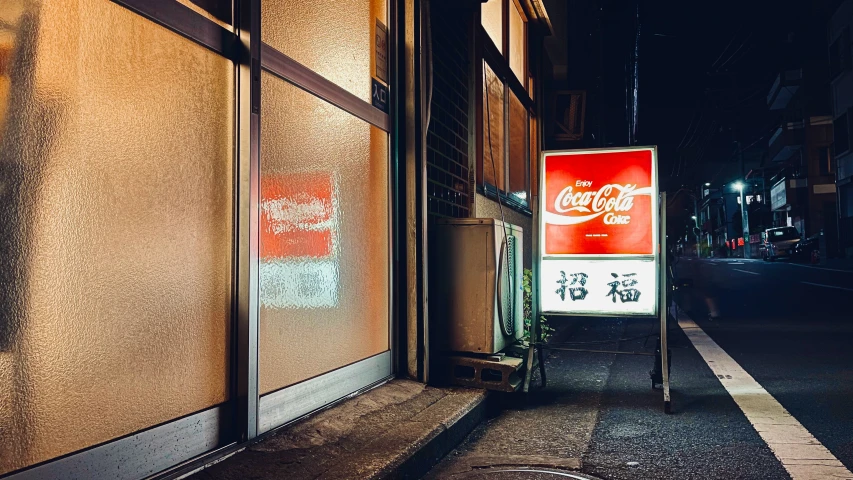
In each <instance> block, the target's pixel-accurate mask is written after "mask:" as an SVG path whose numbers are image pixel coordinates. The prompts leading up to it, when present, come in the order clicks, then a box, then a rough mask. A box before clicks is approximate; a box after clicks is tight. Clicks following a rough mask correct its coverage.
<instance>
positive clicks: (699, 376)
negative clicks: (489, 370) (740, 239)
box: [428, 259, 853, 480]
mask: <svg viewBox="0 0 853 480" xmlns="http://www.w3.org/2000/svg"><path fill="white" fill-rule="evenodd" d="M677 272H678V275H679V276H680V277H681V278H683V279H686V278H689V279H691V280H692V281H693V286H692V287H689V288H682V289H681V290H680V291H679V292H678V294H677V297H678V298H677V300H678V303H679V304H680V306H681V307H682V309H683V310H684V311H686V313H687V314H688V315H689V316H690V317H691V318H692V319H693V320H694V321H695V322H696V323H697V324H698V325H699V326H700V327H701V329H702V330H704V331H705V332H706V333H707V334H708V335H709V336H710V337H711V339H712V340H714V341H715V342H716V344H717V345H719V347H720V348H722V349H723V350H724V351H725V353H727V354H728V355H730V356H731V358H732V359H733V360H734V361H735V362H737V364H739V365H740V367H742V368H743V370H745V371H746V372H747V373H748V374H749V375H751V376H752V378H754V380H755V381H757V382H758V383H760V384H761V386H762V387H764V389H765V390H766V391H767V392H768V393H769V394H770V395H772V397H773V398H775V400H776V401H778V402H779V403H780V404H781V405H782V406H783V407H784V408H785V409H786V410H787V411H788V412H789V413H790V414H791V415H792V416H793V417H794V419H796V420H797V421H799V423H800V424H802V426H803V427H804V428H805V429H806V430H808V432H809V433H811V434H812V435H813V436H814V438H815V439H816V440H817V442H819V443H820V444H822V445H823V446H825V447H826V448H827V449H828V450H829V452H831V453H832V455H834V456H835V457H836V458H837V459H838V460H840V461H841V462H842V463H843V465H844V466H845V467H847V469H850V470H853V312H851V307H853V272H849V271H834V270H831V269H819V268H813V267H810V266H802V265H794V264H787V263H783V262H775V263H765V262H761V261H749V260H747V261H743V260H734V259H732V260H717V261H710V260H701V261H700V260H696V259H682V260H681V261H680V262H679V264H678V268H677ZM552 323H553V324H554V326H556V327H557V328H558V333H559V335H558V337H559V338H558V343H562V344H564V345H567V346H569V347H571V348H589V349H601V350H620V351H623V352H647V353H648V352H651V351H653V348H654V340H653V338H654V337H652V336H650V335H651V334H653V332H655V331H656V328H657V325H656V324H655V323H654V322H652V321H646V320H625V319H554V320H552ZM670 333H671V336H670V347H671V350H672V355H673V360H672V398H673V413H672V414H671V415H666V414H664V413H663V411H662V398H661V393H660V392H659V391H653V390H652V389H651V388H650V381H649V375H648V371H649V369H650V368H651V366H652V362H653V360H652V358H653V357H647V356H633V355H613V354H600V353H597V354H593V353H581V352H564V351H561V352H553V353H552V356H551V357H550V358H549V359H548V361H547V363H546V365H547V369H548V373H549V382H548V387H547V388H546V389H545V390H544V391H536V392H533V393H532V394H531V396H530V401H529V402H528V403H527V404H525V405H515V406H512V405H511V406H509V408H507V409H506V410H504V411H503V412H502V413H500V414H499V415H498V416H497V417H496V418H495V419H492V420H490V421H489V422H487V423H485V424H483V425H481V426H480V427H479V428H478V429H477V430H476V431H475V432H474V433H473V434H472V435H471V436H470V437H469V438H468V439H467V440H466V442H465V443H463V444H462V445H461V446H460V447H459V449H458V450H457V451H456V452H455V453H454V454H453V455H451V456H449V457H448V458H446V459H445V460H444V461H442V462H441V463H440V464H439V465H438V466H437V467H436V468H435V469H434V470H433V471H432V472H431V474H430V475H429V476H428V477H429V478H484V479H487V478H496V479H497V478H501V479H503V478H507V479H510V478H512V479H528V478H543V479H545V478H560V477H562V478H570V477H565V476H563V475H561V474H560V472H562V473H570V474H573V475H579V476H585V478H601V479H613V480H619V479H632V480H633V479H660V480H666V479H787V478H791V477H790V475H789V474H788V471H786V468H785V467H784V466H783V465H782V463H781V462H780V460H779V459H778V458H777V456H776V455H774V452H773V451H772V450H771V448H770V447H769V446H768V444H767V443H766V442H765V440H764V439H762V437H761V436H760V435H759V434H758V432H757V431H756V427H754V426H753V425H752V423H751V422H750V420H748V418H747V416H746V415H745V414H744V412H743V411H742V409H741V407H739V406H738V404H737V403H736V402H735V401H734V400H733V399H732V396H731V395H730V394H729V392H728V391H727V390H726V388H725V387H724V386H723V384H722V383H721V381H720V380H719V379H718V378H717V375H716V374H715V373H714V372H712V370H711V368H710V367H709V364H708V363H707V362H706V360H705V359H703V357H702V356H701V355H700V354H699V352H697V351H696V349H695V348H694V347H693V344H692V343H691V342H690V340H689V339H688V338H687V336H686V335H685V334H684V332H683V331H682V330H681V328H679V327H678V326H677V325H672V326H671V327H670ZM502 455H503V456H507V455H514V459H515V462H514V464H513V466H510V467H507V466H501V465H498V464H499V463H500V462H495V463H496V464H495V465H493V466H491V468H490V467H489V465H487V464H484V462H483V461H482V460H483V459H484V458H490V456H495V457H498V458H499V457H500V456H502ZM525 458H527V459H529V460H530V461H529V462H528V463H527V464H526V465H525V464H522V465H516V463H524V462H523V461H524V459H525ZM561 458H562V459H563V460H572V461H576V462H577V463H578V464H579V465H580V469H579V470H574V471H572V470H567V469H562V470H561V469H559V468H558V469H556V470H554V469H550V470H551V472H548V473H546V470H549V468H548V467H549V465H551V464H557V463H559V462H560V459H561ZM504 463H505V462H504ZM466 464H470V465H476V467H471V468H470V469H466V468H465V465H466ZM460 466H461V467H460ZM525 468H529V469H534V470H539V471H536V472H532V471H530V472H519V471H508V470H518V469H525ZM554 472H557V473H554ZM803 478H826V477H824V476H822V475H820V474H817V475H812V476H811V477H803ZM840 478H847V477H843V476H842V477H840Z"/></svg>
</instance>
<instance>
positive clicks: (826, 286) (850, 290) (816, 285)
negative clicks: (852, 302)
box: [802, 282, 853, 292]
mask: <svg viewBox="0 0 853 480" xmlns="http://www.w3.org/2000/svg"><path fill="white" fill-rule="evenodd" d="M802 283H805V284H806V285H814V286H815V287H823V288H834V289H836V290H846V291H848V292H853V288H844V287H836V286H835V285H823V284H821V283H812V282H802Z"/></svg>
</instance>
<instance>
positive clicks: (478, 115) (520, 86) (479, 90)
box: [472, 0, 536, 215]
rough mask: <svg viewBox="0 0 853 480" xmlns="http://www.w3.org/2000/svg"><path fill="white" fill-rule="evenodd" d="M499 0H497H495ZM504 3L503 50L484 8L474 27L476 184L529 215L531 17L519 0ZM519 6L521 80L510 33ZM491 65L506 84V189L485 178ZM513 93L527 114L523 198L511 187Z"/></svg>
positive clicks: (532, 114)
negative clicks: (513, 61)
mask: <svg viewBox="0 0 853 480" xmlns="http://www.w3.org/2000/svg"><path fill="white" fill-rule="evenodd" d="M491 1H496V0H491ZM497 1H500V2H502V11H503V32H502V33H503V35H502V40H503V42H502V43H503V44H502V45H501V47H502V50H503V51H501V50H499V49H498V47H497V45H495V43H494V42H493V41H492V38H491V36H490V35H489V34H488V32H486V30H485V28H484V27H483V25H482V19H481V14H482V9H480V10H479V11H478V13H477V18H476V21H475V28H474V43H475V48H474V55H475V57H474V65H475V67H474V68H475V69H476V71H475V75H474V77H473V78H474V79H475V81H474V82H473V83H474V87H475V89H474V91H473V92H472V93H473V94H474V96H475V97H474V98H475V99H476V105H475V116H474V118H472V121H473V122H475V123H474V125H475V128H476V130H475V131H476V135H477V142H476V148H477V152H476V155H475V161H476V162H477V163H476V185H477V193H480V194H482V195H485V196H486V197H488V198H491V199H493V200H494V199H496V200H500V202H501V203H503V204H505V205H508V206H509V207H511V208H513V209H515V210H518V211H521V212H523V213H526V214H528V215H531V214H532V210H531V207H532V202H531V194H532V184H533V176H534V173H533V172H531V167H532V165H533V162H532V161H531V158H530V151H531V148H530V145H531V141H532V139H531V135H530V125H531V123H532V121H531V120H532V119H533V118H535V117H536V108H535V102H534V100H533V98H532V97H531V95H530V92H529V90H528V88H527V82H528V79H529V78H530V68H529V66H530V58H529V57H530V55H529V51H528V50H529V35H530V30H529V18H528V16H527V14H526V13H525V11H524V9H523V8H522V6H521V3H520V1H519V0H497ZM511 6H512V7H513V8H516V9H518V13H519V15H520V16H521V18H522V22H523V23H524V27H523V32H524V57H525V58H524V67H523V72H524V78H523V79H519V78H518V76H517V75H516V74H515V72H514V71H513V69H512V67H511V63H510V56H511V53H510V32H509V8H510V7H511ZM486 65H488V67H489V68H490V69H491V70H492V72H494V74H495V75H496V76H497V78H498V80H499V81H501V82H502V83H503V88H504V95H503V97H504V98H503V112H504V118H503V128H504V142H503V149H504V150H503V161H504V164H503V176H502V177H503V184H504V188H505V189H503V190H502V189H499V188H498V187H497V186H496V185H493V184H491V183H488V182H486V179H485V168H486V167H487V166H486V165H484V163H485V157H486V156H485V148H486V141H487V134H486V132H485V128H486V127H485V121H486V119H485V103H484V101H483V98H484V92H485V82H486V76H485V66H486ZM510 93H512V94H513V95H514V96H515V97H516V98H517V99H518V100H519V102H521V104H522V106H523V107H524V110H525V111H526V113H527V121H526V125H525V128H524V131H525V134H524V144H525V148H524V151H525V153H524V159H523V162H524V164H525V166H524V171H525V172H526V178H525V195H526V198H525V199H523V200H522V199H520V198H519V197H518V196H516V195H513V194H512V193H510V192H509V191H508V190H509V172H510V161H511V159H510V155H509V153H510V148H509V142H510V141H511V140H512V139H511V138H510V135H509V132H510V107H509V103H510V95H509V94H510Z"/></svg>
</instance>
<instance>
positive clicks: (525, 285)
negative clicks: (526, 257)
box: [521, 268, 554, 342]
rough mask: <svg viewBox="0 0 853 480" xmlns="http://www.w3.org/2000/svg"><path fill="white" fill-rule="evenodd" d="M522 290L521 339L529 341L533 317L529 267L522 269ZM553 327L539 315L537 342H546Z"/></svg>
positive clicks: (531, 273) (531, 277)
mask: <svg viewBox="0 0 853 480" xmlns="http://www.w3.org/2000/svg"><path fill="white" fill-rule="evenodd" d="M521 287H522V290H523V295H522V300H523V301H522V305H523V310H524V336H523V337H522V339H523V340H524V341H526V342H530V325H531V323H532V319H533V311H532V310H533V271H531V270H530V269H529V268H525V269H524V276H523V278H522V281H521ZM552 333H554V329H553V328H551V326H550V325H548V319H547V318H545V316H544V315H543V316H540V317H539V339H538V341H539V342H547V341H548V338H549V337H550V336H551V334H552Z"/></svg>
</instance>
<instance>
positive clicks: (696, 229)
mask: <svg viewBox="0 0 853 480" xmlns="http://www.w3.org/2000/svg"><path fill="white" fill-rule="evenodd" d="M693 223H694V224H695V225H694V227H693V236H695V237H696V258H700V257H701V255H699V243H700V242H701V240H699V233H700V231H699V208H698V207H697V205H696V195H693Z"/></svg>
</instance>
